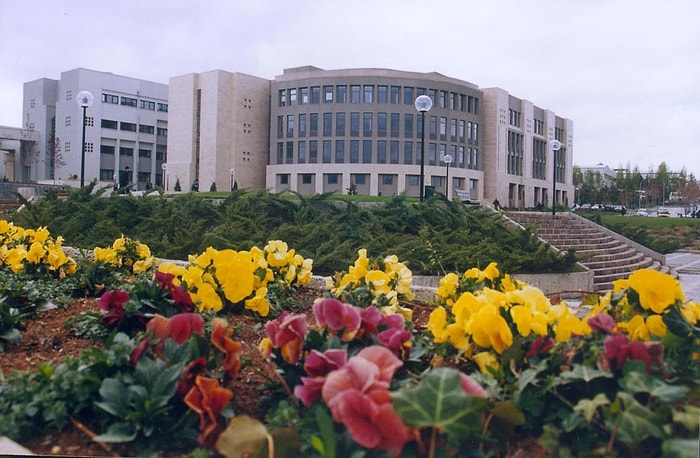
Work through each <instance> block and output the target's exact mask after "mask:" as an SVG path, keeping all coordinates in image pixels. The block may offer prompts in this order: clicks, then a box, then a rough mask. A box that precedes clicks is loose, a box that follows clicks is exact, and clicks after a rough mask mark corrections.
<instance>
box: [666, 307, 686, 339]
mask: <svg viewBox="0 0 700 458" xmlns="http://www.w3.org/2000/svg"><path fill="white" fill-rule="evenodd" d="M662 319H663V321H664V324H665V325H666V326H667V327H668V330H669V331H671V332H672V333H673V334H675V335H677V336H681V337H683V336H688V335H690V334H691V333H692V332H693V327H692V326H691V325H690V323H688V321H687V320H686V319H685V317H683V315H682V314H681V312H680V310H679V309H678V307H670V308H669V310H668V313H664V314H663V315H662Z"/></svg>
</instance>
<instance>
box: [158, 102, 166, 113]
mask: <svg viewBox="0 0 700 458" xmlns="http://www.w3.org/2000/svg"><path fill="white" fill-rule="evenodd" d="M158 111H163V112H165V113H167V112H168V104H167V103H159V104H158Z"/></svg>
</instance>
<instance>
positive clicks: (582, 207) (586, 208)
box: [579, 204, 591, 210]
mask: <svg viewBox="0 0 700 458" xmlns="http://www.w3.org/2000/svg"><path fill="white" fill-rule="evenodd" d="M579 209H580V210H590V209H591V204H582V205H581V206H580V207H579Z"/></svg>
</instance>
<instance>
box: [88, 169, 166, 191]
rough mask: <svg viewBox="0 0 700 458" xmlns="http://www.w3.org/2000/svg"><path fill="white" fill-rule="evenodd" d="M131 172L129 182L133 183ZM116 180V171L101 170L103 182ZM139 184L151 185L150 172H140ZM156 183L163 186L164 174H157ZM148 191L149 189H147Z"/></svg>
mask: <svg viewBox="0 0 700 458" xmlns="http://www.w3.org/2000/svg"><path fill="white" fill-rule="evenodd" d="M131 175H132V174H131V172H129V178H128V180H129V182H131ZM113 179H114V169H100V180H101V181H112V180H113ZM138 182H139V183H146V186H148V185H149V184H151V173H150V172H138ZM156 183H157V184H159V185H160V186H162V185H163V174H162V173H156ZM147 189H148V188H147Z"/></svg>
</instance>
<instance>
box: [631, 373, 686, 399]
mask: <svg viewBox="0 0 700 458" xmlns="http://www.w3.org/2000/svg"><path fill="white" fill-rule="evenodd" d="M620 387H621V388H622V389H624V390H625V391H627V392H630V393H633V394H634V393H649V394H650V395H651V396H652V397H655V398H657V399H659V400H661V401H663V402H669V403H673V402H676V401H678V400H679V399H682V398H683V397H685V396H686V395H687V394H688V391H689V388H688V387H687V386H673V385H669V384H667V383H665V382H663V381H662V380H659V379H658V378H656V377H654V376H653V375H651V374H647V373H646V372H638V371H630V372H628V373H627V374H625V376H624V377H623V378H622V379H621V380H620Z"/></svg>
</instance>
